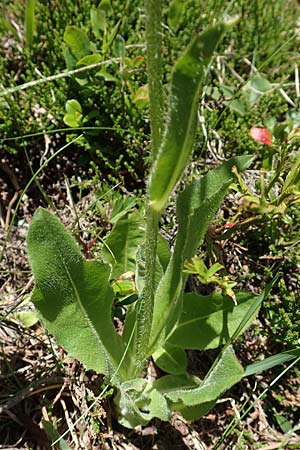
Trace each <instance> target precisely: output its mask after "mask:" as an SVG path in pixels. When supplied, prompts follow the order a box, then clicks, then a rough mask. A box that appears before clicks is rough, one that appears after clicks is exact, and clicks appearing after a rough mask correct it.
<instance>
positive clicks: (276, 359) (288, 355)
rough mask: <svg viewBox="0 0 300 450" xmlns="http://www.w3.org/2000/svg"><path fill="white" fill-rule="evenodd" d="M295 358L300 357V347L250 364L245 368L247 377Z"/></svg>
mask: <svg viewBox="0 0 300 450" xmlns="http://www.w3.org/2000/svg"><path fill="white" fill-rule="evenodd" d="M295 358H300V348H295V349H293V350H289V351H287V352H282V353H278V354H277V355H273V356H270V357H269V358H266V359H264V360H262V361H257V362H255V363H253V364H249V366H247V367H246V369H245V377H248V376H249V375H253V374H255V373H258V372H262V371H263V370H268V369H271V368H272V367H275V366H278V365H279V364H284V363H285V362H287V361H290V360H291V359H295Z"/></svg>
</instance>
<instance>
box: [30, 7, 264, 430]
mask: <svg viewBox="0 0 300 450" xmlns="http://www.w3.org/2000/svg"><path fill="white" fill-rule="evenodd" d="M145 5H146V41H147V46H148V77H149V100H150V108H149V110H150V118H151V134H152V161H153V162H152V165H151V169H150V177H149V181H148V187H147V193H146V196H145V211H144V210H143V209H142V208H141V209H133V210H130V211H128V212H127V213H126V214H123V215H119V218H118V219H117V218H116V220H115V223H114V226H113V228H112V231H111V232H110V233H109V234H108V236H107V237H106V239H105V241H104V245H103V248H102V252H101V259H100V260H97V261H96V260H85V258H84V257H83V256H82V254H81V252H80V249H79V246H78V245H77V244H76V242H75V240H73V238H72V237H71V235H70V234H69V233H68V232H67V230H66V229H65V228H64V226H63V225H62V224H61V223H60V222H59V221H58V220H57V219H56V218H55V217H54V216H53V215H52V214H51V213H50V212H48V211H46V210H44V209H38V210H37V212H36V213H35V215H34V217H33V220H32V223H31V225H30V229H29V232H28V238H27V243H28V255H29V261H30V265H31V268H32V271H33V273H34V277H35V283H36V287H35V289H34V292H33V294H32V300H33V302H34V303H35V305H36V307H37V309H38V310H39V312H40V315H41V319H42V321H43V323H44V324H45V326H46V327H47V329H48V330H49V332H50V333H51V334H53V335H54V336H55V337H56V339H57V342H59V343H60V344H61V345H63V346H64V347H65V349H66V350H67V351H68V352H69V354H70V355H72V356H73V357H75V358H77V359H78V360H80V361H81V362H82V363H83V364H84V365H85V366H86V368H87V369H94V370H96V371H97V372H101V373H103V374H105V375H106V382H107V383H108V384H110V385H112V386H113V387H114V389H115V397H114V402H115V409H116V413H117V416H118V420H119V421H120V423H121V424H123V425H124V426H127V427H134V426H136V425H139V424H142V425H143V424H147V423H148V422H149V421H150V420H151V419H152V418H154V417H157V418H160V419H161V420H168V419H169V418H170V415H171V412H172V411H180V413H181V414H182V415H183V416H184V417H185V418H186V419H195V418H198V417H200V416H202V415H204V414H206V413H207V412H208V411H209V410H210V409H211V408H212V407H213V405H214V404H215V403H216V401H217V399H218V397H219V396H220V395H221V394H222V393H223V392H224V391H225V390H227V389H229V388H230V387H231V386H232V385H233V384H234V383H236V382H238V381H239V380H240V379H241V378H242V377H243V375H244V370H243V368H242V366H241V365H240V363H239V361H238V360H237V358H236V356H235V354H234V351H233V348H232V345H231V343H232V341H233V340H234V339H235V338H236V337H237V336H239V335H240V334H241V333H242V332H243V331H244V330H245V329H246V327H247V326H249V324H250V323H251V321H252V320H253V318H254V317H255V315H256V313H257V311H258V309H259V306H260V303H261V301H262V299H263V297H264V294H262V295H260V296H259V297H255V296H254V295H253V294H251V293H247V292H236V303H237V304H236V306H235V305H234V303H233V302H232V300H231V299H230V298H228V297H227V296H226V295H222V293H214V294H211V295H209V296H201V295H198V294H197V293H186V292H185V285H186V281H187V274H186V273H184V263H185V261H186V260H190V259H191V258H193V256H194V255H195V253H196V250H197V248H198V246H199V245H200V243H201V242H202V240H203V238H204V236H205V233H206V231H207V228H208V226H209V224H210V221H211V220H212V218H213V216H214V214H215V213H216V211H217V210H218V208H219V207H220V204H221V202H222V199H223V198H224V195H225V194H226V192H227V190H228V188H229V186H230V184H231V183H232V182H233V180H234V174H233V168H235V170H239V171H241V170H244V169H246V168H247V167H248V166H249V164H250V163H251V161H252V157H249V156H241V157H236V158H232V159H231V160H229V161H227V162H224V163H223V164H222V165H221V166H220V167H218V168H216V169H214V170H211V171H209V172H208V173H207V174H206V175H204V176H202V177H201V178H199V179H196V180H194V181H192V182H191V183H188V184H186V186H185V187H184V188H183V190H182V191H181V192H179V194H178V196H177V202H176V213H177V221H178V233H177V237H176V241H175V246H174V249H173V250H172V251H171V250H170V248H169V246H168V243H167V242H166V241H165V240H164V239H163V237H162V236H161V235H160V234H159V226H158V225H159V220H160V217H161V215H162V214H163V212H164V210H165V208H166V206H167V204H168V200H169V196H170V194H171V193H172V192H173V190H174V188H175V186H176V185H177V182H178V181H179V180H180V178H181V177H182V175H183V173H184V170H185V168H186V165H187V163H188V161H189V157H190V155H191V152H192V148H193V143H194V137H195V130H196V126H195V125H196V112H197V102H198V98H199V93H200V90H201V88H202V86H203V82H204V77H205V74H206V71H207V70H208V67H209V65H210V62H211V59H212V56H213V53H214V50H215V48H216V46H217V44H218V42H219V41H220V39H221V38H222V36H223V34H224V32H225V31H226V30H227V29H228V27H229V26H231V22H220V23H218V24H216V25H214V26H212V27H209V28H208V29H207V30H206V31H204V32H203V33H202V34H200V35H197V36H196V37H195V38H194V39H193V40H192V42H191V43H190V45H189V46H188V47H187V48H186V50H185V51H184V53H183V54H182V56H181V57H180V58H179V59H178V61H177V63H176V64H175V66H174V70H173V75H172V80H171V83H170V92H169V106H168V111H167V117H166V119H165V120H164V121H163V120H162V119H163V116H162V100H161V96H160V92H161V70H160V69H161V65H160V58H159V57H158V55H159V54H160V34H161V30H160V23H161V20H160V11H159V8H158V7H157V2H155V1H152V0H151V1H146V3H145ZM162 123H165V124H166V125H165V128H164V129H162V125H161V124H162ZM133 274H134V278H133ZM133 294H134V296H135V297H134V298H131V299H130V301H124V300H125V299H128V296H131V295H133ZM118 302H119V303H120V302H121V305H122V308H123V311H124V315H123V316H122V318H123V322H122V324H123V325H122V330H121V331H119V332H117V330H116V328H115V326H114V323H113V320H112V316H114V315H115V316H118V314H117V313H116V310H118V308H117V307H116V306H118ZM217 347H221V350H220V353H219V355H218V357H217V358H216V360H215V361H214V363H213V365H212V367H211V368H210V370H209V372H208V373H207V374H206V376H205V377H204V379H200V378H198V377H195V376H191V375H190V374H189V373H188V371H187V357H186V353H185V349H199V350H205V349H211V348H217ZM150 357H152V358H153V359H154V361H155V363H156V364H157V366H158V367H160V368H161V369H162V370H163V371H164V372H166V374H165V375H164V376H162V377H161V378H159V379H157V380H155V381H152V382H151V381H149V380H148V379H146V378H143V373H144V369H145V368H146V365H147V360H148V359H149V358H150Z"/></svg>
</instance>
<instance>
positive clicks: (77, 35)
mask: <svg viewBox="0 0 300 450" xmlns="http://www.w3.org/2000/svg"><path fill="white" fill-rule="evenodd" d="M64 41H65V42H66V43H67V44H68V46H69V48H70V50H71V52H72V54H73V55H74V57H75V58H76V59H77V60H78V59H80V58H83V57H84V56H87V55H89V54H90V53H91V48H90V41H89V38H88V37H87V35H86V33H85V31H83V30H82V29H81V28H79V27H76V26H74V25H68V26H67V27H66V30H65V32H64Z"/></svg>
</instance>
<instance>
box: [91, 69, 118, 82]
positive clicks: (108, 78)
mask: <svg viewBox="0 0 300 450" xmlns="http://www.w3.org/2000/svg"><path fill="white" fill-rule="evenodd" d="M96 77H98V78H103V79H104V80H105V81H110V82H114V83H115V82H116V81H118V78H117V77H115V76H114V75H112V74H111V73H109V72H107V71H106V70H104V69H103V70H99V72H97V73H96Z"/></svg>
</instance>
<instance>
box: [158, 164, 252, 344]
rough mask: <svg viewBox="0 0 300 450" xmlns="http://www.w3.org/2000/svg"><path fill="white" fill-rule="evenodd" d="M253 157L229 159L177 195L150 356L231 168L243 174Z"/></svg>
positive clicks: (172, 314) (171, 316)
mask: <svg viewBox="0 0 300 450" xmlns="http://www.w3.org/2000/svg"><path fill="white" fill-rule="evenodd" d="M251 162H252V157H250V156H241V157H237V158H232V159H231V160H229V161H227V162H225V163H223V164H222V165H221V166H220V167H219V168H217V169H214V170H211V171H210V172H208V174H207V175H205V176H203V177H201V178H200V179H198V180H194V181H193V182H192V183H190V184H188V185H187V186H186V188H185V189H184V190H183V192H181V193H180V194H179V195H178V198H177V204H176V211H177V216H178V224H179V227H178V235H177V239H176V243H175V249H174V252H173V254H172V257H171V259H170V262H169V265H168V268H167V270H166V272H165V275H164V277H163V278H162V280H161V283H160V284H159V286H158V289H157V292H156V294H155V303H154V312H153V324H152V331H151V341H150V352H151V353H152V352H153V351H155V350H157V349H159V348H160V347H162V346H163V344H164V341H165V339H166V336H167V335H168V334H169V332H171V330H172V328H173V326H174V325H175V322H176V320H177V319H178V317H179V315H180V310H181V294H182V289H183V287H184V282H185V279H186V275H185V274H183V266H184V262H185V261H186V260H190V259H191V258H192V257H193V256H194V255H195V254H196V250H197V247H198V246H199V245H200V244H201V242H202V240H203V238H204V236H205V233H206V231H207V229H208V226H209V224H210V222H211V220H212V218H213V216H214V214H215V213H216V212H217V210H218V208H219V207H220V205H221V202H222V200H223V198H224V196H225V194H226V193H227V190H228V188H229V186H230V183H231V182H232V181H233V179H234V177H233V174H232V167H233V166H236V167H237V168H238V169H239V170H244V169H245V168H247V167H248V166H249V165H250V163H251Z"/></svg>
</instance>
